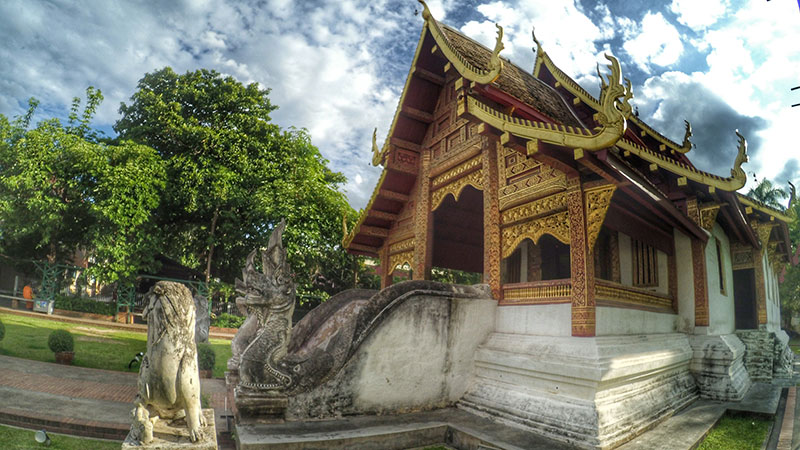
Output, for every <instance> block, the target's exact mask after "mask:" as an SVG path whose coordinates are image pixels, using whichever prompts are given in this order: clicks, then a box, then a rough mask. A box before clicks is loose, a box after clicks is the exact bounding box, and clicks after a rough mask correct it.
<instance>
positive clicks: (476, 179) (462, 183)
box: [431, 170, 483, 211]
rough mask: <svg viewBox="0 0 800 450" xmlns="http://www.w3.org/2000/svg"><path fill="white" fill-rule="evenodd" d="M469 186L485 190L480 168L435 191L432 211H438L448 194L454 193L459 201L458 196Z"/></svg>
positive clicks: (454, 196) (432, 198) (432, 199)
mask: <svg viewBox="0 0 800 450" xmlns="http://www.w3.org/2000/svg"><path fill="white" fill-rule="evenodd" d="M467 186H472V187H474V188H475V189H477V190H479V191H482V190H483V174H482V173H481V171H480V170H476V171H475V172H472V173H470V174H469V175H467V176H464V177H461V178H459V179H457V180H456V181H454V182H452V183H450V184H446V185H444V186H442V187H441V188H439V189H437V190H435V191H433V193H432V194H431V211H436V209H437V208H438V207H439V205H440V204H441V203H442V201H444V199H445V197H447V195H448V194H452V195H453V198H454V199H455V200H456V201H458V197H459V196H460V195H461V192H462V191H463V190H464V188H465V187H467Z"/></svg>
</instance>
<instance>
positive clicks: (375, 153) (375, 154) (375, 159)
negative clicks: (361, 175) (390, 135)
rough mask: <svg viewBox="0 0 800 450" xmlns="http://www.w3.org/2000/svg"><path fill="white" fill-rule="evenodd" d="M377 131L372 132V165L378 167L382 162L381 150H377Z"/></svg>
mask: <svg viewBox="0 0 800 450" xmlns="http://www.w3.org/2000/svg"><path fill="white" fill-rule="evenodd" d="M377 139H378V129H377V128H375V130H373V131H372V165H373V166H378V165H379V164H381V163H382V162H383V155H381V149H379V148H378V143H377Z"/></svg>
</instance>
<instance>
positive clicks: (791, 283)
mask: <svg viewBox="0 0 800 450" xmlns="http://www.w3.org/2000/svg"><path fill="white" fill-rule="evenodd" d="M792 191H794V186H792ZM792 197H793V201H792V204H791V205H790V208H789V209H788V210H787V211H786V214H787V215H788V216H789V217H791V218H792V221H791V222H790V223H789V240H790V241H791V242H792V245H793V246H794V247H793V248H792V250H796V249H797V246H798V245H800V203H798V201H797V199H796V198H794V197H795V194H794V192H792ZM793 257H794V253H792V255H790V258H793ZM793 262H794V261H790V264H788V265H787V266H786V273H785V274H784V279H783V283H781V284H780V296H781V317H782V318H783V320H784V323H788V322H790V321H791V318H792V316H794V315H797V314H800V265H797V266H795V265H793V264H792V263H793Z"/></svg>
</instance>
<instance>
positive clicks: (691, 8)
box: [669, 0, 730, 29]
mask: <svg viewBox="0 0 800 450" xmlns="http://www.w3.org/2000/svg"><path fill="white" fill-rule="evenodd" d="M729 7H730V3H729V2H728V0H672V4H671V5H670V6H669V8H670V9H671V10H672V12H674V13H675V14H677V15H678V22H680V23H682V24H684V25H686V26H687V27H689V28H694V29H701V28H707V27H709V26H710V25H713V24H714V23H716V22H717V21H718V20H719V19H720V18H722V16H724V15H725V12H726V10H727V9H728V8H729Z"/></svg>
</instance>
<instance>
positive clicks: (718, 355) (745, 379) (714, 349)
mask: <svg viewBox="0 0 800 450" xmlns="http://www.w3.org/2000/svg"><path fill="white" fill-rule="evenodd" d="M689 344H690V345H691V346H692V350H693V352H694V353H693V355H692V362H691V364H690V366H689V368H690V369H691V371H692V375H694V377H695V380H696V381H697V386H698V387H699V388H700V395H701V396H702V397H703V398H707V399H711V400H722V401H732V400H734V401H735V400H741V399H742V398H743V397H744V395H745V394H746V393H747V390H748V389H749V388H750V385H751V381H750V376H749V375H748V373H747V370H745V367H744V354H745V346H744V344H743V343H742V341H741V340H740V339H739V338H737V337H736V335H733V334H726V335H721V336H713V335H712V336H705V335H696V336H690V337H689Z"/></svg>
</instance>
